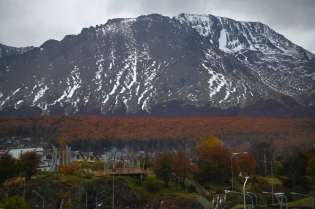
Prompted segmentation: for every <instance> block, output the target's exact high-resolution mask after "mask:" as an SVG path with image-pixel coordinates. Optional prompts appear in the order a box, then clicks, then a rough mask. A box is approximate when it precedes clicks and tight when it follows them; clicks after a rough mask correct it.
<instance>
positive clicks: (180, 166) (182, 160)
mask: <svg viewBox="0 0 315 209" xmlns="http://www.w3.org/2000/svg"><path fill="white" fill-rule="evenodd" d="M173 170H174V175H175V177H176V178H177V179H179V181H180V183H181V185H182V189H183V188H184V182H185V179H186V177H188V176H189V175H190V174H191V172H192V165H191V163H190V160H189V155H188V152H186V151H184V150H178V151H177V152H176V153H175V154H174V156H173Z"/></svg>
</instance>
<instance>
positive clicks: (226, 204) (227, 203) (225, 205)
mask: <svg viewBox="0 0 315 209" xmlns="http://www.w3.org/2000/svg"><path fill="white" fill-rule="evenodd" d="M234 206H235V203H234V202H233V201H225V202H224V203H223V204H222V205H221V207H220V208H223V209H229V208H233V207H234Z"/></svg>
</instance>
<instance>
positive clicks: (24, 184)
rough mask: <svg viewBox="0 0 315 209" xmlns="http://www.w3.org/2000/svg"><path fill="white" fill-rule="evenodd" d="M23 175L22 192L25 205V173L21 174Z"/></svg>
mask: <svg viewBox="0 0 315 209" xmlns="http://www.w3.org/2000/svg"><path fill="white" fill-rule="evenodd" d="M23 175H24V191H23V198H24V203H25V171H24V172H23ZM24 208H25V204H24Z"/></svg>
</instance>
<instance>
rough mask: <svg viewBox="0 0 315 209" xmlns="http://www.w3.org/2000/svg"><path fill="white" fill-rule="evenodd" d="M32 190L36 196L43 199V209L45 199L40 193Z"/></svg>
mask: <svg viewBox="0 0 315 209" xmlns="http://www.w3.org/2000/svg"><path fill="white" fill-rule="evenodd" d="M32 192H33V193H35V194H36V195H37V196H39V197H40V198H42V199H43V209H44V208H45V201H44V198H43V197H42V196H41V195H39V194H38V193H37V192H36V191H35V190H32Z"/></svg>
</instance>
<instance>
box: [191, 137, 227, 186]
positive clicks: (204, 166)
mask: <svg viewBox="0 0 315 209" xmlns="http://www.w3.org/2000/svg"><path fill="white" fill-rule="evenodd" d="M230 156H231V153H230V152H229V150H228V149H227V148H225V147H223V146H222V145H221V141H220V139H219V138H218V137H213V136H212V137H208V138H201V142H200V143H199V144H198V145H197V166H198V168H199V169H198V171H197V172H196V173H195V177H196V179H197V180H198V181H201V182H205V181H208V180H214V181H217V182H222V181H227V173H229V172H230V169H231V165H230Z"/></svg>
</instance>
